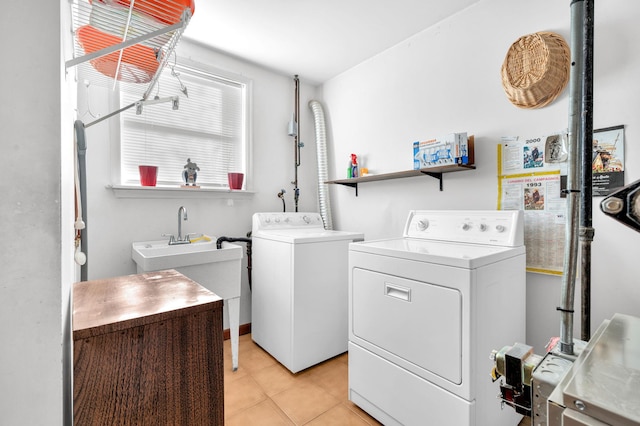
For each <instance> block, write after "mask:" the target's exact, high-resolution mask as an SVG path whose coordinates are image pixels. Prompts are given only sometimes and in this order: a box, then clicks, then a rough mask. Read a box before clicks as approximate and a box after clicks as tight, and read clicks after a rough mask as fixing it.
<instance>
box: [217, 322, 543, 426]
mask: <svg viewBox="0 0 640 426" xmlns="http://www.w3.org/2000/svg"><path fill="white" fill-rule="evenodd" d="M239 346H240V348H239V351H238V352H239V363H238V364H239V366H238V371H236V372H233V371H231V341H230V340H225V341H224V417H225V425H226V426H253V425H259V426H279V425H296V426H300V425H310V426H322V425H327V426H328V425H332V426H367V425H380V424H381V423H379V422H378V421H376V420H375V419H374V418H372V417H371V416H369V415H368V414H367V413H365V412H364V411H363V410H361V409H360V408H359V407H357V406H356V405H354V404H353V403H352V402H350V401H349V399H348V396H347V392H348V373H347V367H348V364H347V359H348V355H347V354H346V353H345V354H343V355H339V356H337V357H335V358H332V359H330V360H327V361H325V362H323V363H321V364H318V365H315V366H313V367H310V368H308V369H306V370H304V371H301V372H299V373H297V374H292V373H291V372H290V371H289V370H287V369H286V368H285V367H283V366H282V365H281V364H280V363H279V362H278V361H276V360H275V358H273V357H272V356H271V355H269V354H268V353H267V352H265V351H264V350H263V349H262V348H260V347H259V346H258V345H256V344H255V343H253V341H252V340H251V334H244V335H242V336H240V343H239ZM528 425H530V418H528V417H525V418H523V419H522V421H521V422H520V426H528Z"/></svg>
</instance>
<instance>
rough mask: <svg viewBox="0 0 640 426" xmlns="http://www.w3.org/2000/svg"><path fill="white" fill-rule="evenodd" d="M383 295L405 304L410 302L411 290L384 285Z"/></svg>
mask: <svg viewBox="0 0 640 426" xmlns="http://www.w3.org/2000/svg"><path fill="white" fill-rule="evenodd" d="M384 294H385V296H389V297H393V298H396V299H400V300H404V301H405V302H411V289H410V288H408V287H402V286H399V285H396V284H391V283H384Z"/></svg>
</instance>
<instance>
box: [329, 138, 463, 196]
mask: <svg viewBox="0 0 640 426" xmlns="http://www.w3.org/2000/svg"><path fill="white" fill-rule="evenodd" d="M467 140H468V143H469V147H468V150H469V151H468V156H469V157H468V158H469V164H447V165H444V166H437V167H428V168H425V169H418V170H405V171H402V172H393V173H382V174H379V175H368V176H362V177H357V178H350V179H337V180H329V181H326V182H325V183H327V184H337V185H344V186H350V187H352V188H355V190H356V197H357V196H358V184H359V183H365V182H375V181H378V180H390V179H400V178H408V177H416V176H431V177H432V178H436V179H438V180H439V181H440V191H442V175H443V174H444V173H453V172H462V171H465V170H475V168H476V166H475V165H474V163H475V137H474V135H469V137H468V138H467Z"/></svg>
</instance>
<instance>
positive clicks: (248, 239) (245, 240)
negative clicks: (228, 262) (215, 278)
mask: <svg viewBox="0 0 640 426" xmlns="http://www.w3.org/2000/svg"><path fill="white" fill-rule="evenodd" d="M249 235H251V232H249V233H247V237H246V238H244V237H220V238H218V239H217V240H216V248H217V249H218V250H220V249H221V248H222V243H223V242H225V241H226V242H229V243H235V242H243V243H246V244H247V274H248V277H249V290H251V289H252V287H251V253H252V251H253V250H252V241H251V237H249Z"/></svg>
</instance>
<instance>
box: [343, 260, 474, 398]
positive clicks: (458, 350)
mask: <svg viewBox="0 0 640 426" xmlns="http://www.w3.org/2000/svg"><path fill="white" fill-rule="evenodd" d="M352 272H353V281H352V288H351V291H352V294H351V309H352V317H351V327H352V329H351V333H352V334H353V336H355V337H357V338H359V339H362V340H364V341H365V342H367V343H369V345H367V346H368V347H369V348H370V349H372V350H374V351H375V352H376V353H377V354H378V355H380V356H382V357H387V358H388V357H389V356H393V357H394V358H396V357H398V358H399V359H400V360H401V362H402V363H405V364H406V363H409V364H412V366H414V367H416V366H417V367H419V369H422V370H426V371H428V372H430V373H432V374H435V375H436V376H439V377H441V378H442V379H444V380H445V381H447V382H449V383H452V384H455V385H460V384H461V383H462V376H463V371H462V365H461V364H462V358H463V348H462V345H463V312H462V309H463V300H462V299H463V296H462V294H461V292H460V290H458V289H454V288H449V287H444V286H439V285H436V284H432V283H428V282H421V281H414V280H409V279H405V278H400V277H397V276H393V275H388V274H385V273H381V272H374V271H370V270H366V269H360V268H354V269H353V271H352ZM426 275H428V274H426ZM371 345H373V348H372V346H371ZM409 368H410V367H409ZM410 369H412V370H416V369H415V368H410Z"/></svg>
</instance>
